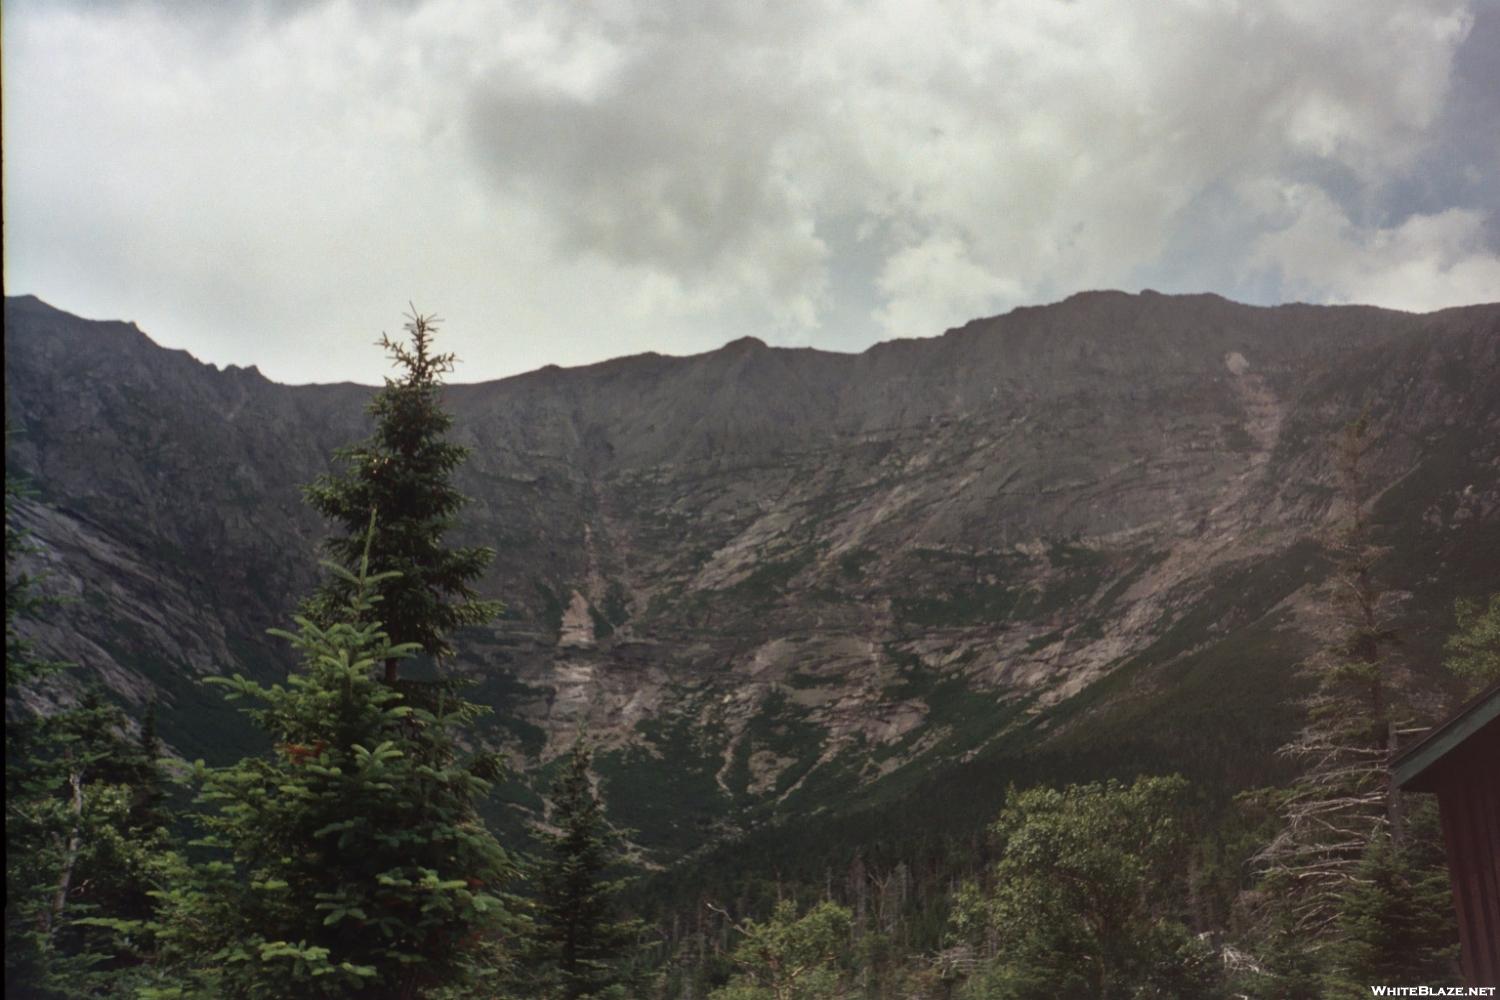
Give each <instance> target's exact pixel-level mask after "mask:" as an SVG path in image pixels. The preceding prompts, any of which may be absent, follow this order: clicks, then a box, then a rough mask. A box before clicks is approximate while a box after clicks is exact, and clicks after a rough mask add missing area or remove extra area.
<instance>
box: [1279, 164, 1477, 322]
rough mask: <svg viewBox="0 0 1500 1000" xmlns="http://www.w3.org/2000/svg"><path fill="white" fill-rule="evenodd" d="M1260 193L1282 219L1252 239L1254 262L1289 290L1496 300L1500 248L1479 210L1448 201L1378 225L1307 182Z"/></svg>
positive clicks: (1437, 301) (1436, 302) (1391, 301)
mask: <svg viewBox="0 0 1500 1000" xmlns="http://www.w3.org/2000/svg"><path fill="white" fill-rule="evenodd" d="M1261 200H1262V202H1263V204H1266V205H1267V207H1268V208H1274V209H1277V210H1278V211H1277V213H1276V214H1278V215H1280V216H1281V218H1282V220H1283V221H1284V224H1283V225H1281V226H1280V228H1277V229H1274V230H1272V231H1270V232H1267V233H1265V234H1264V235H1262V236H1261V237H1260V238H1258V239H1257V240H1256V241H1255V245H1254V247H1253V248H1252V252H1251V254H1250V265H1251V266H1252V267H1261V268H1273V269H1275V270H1276V271H1277V272H1278V273H1279V275H1280V276H1281V282H1282V287H1283V288H1284V289H1285V290H1286V291H1287V293H1288V294H1290V295H1293V296H1300V297H1306V298H1314V299H1317V300H1319V301H1325V302H1380V303H1381V304H1383V305H1386V306H1389V307H1391V308H1394V309H1406V310H1409V311H1412V312H1428V311H1431V310H1433V309H1441V308H1444V307H1446V306H1457V305H1468V304H1471V303H1474V302H1483V301H1489V300H1493V299H1494V297H1495V295H1496V294H1497V290H1500V254H1497V253H1495V252H1494V251H1492V250H1489V249H1487V248H1486V247H1485V246H1484V243H1483V225H1484V220H1483V218H1482V217H1481V216H1480V215H1479V214H1478V213H1477V212H1472V211H1465V210H1463V209H1456V208H1455V209H1448V210H1446V211H1443V212H1438V213H1435V214H1432V215H1413V216H1411V217H1410V218H1408V219H1406V220H1405V221H1404V222H1402V223H1401V224H1400V225H1396V226H1390V227H1386V228H1381V227H1376V226H1359V225H1356V224H1354V223H1352V222H1351V221H1350V220H1349V218H1348V216H1347V215H1345V214H1344V212H1343V211H1342V210H1341V209H1340V208H1339V207H1338V206H1337V205H1336V204H1334V202H1333V201H1332V199H1330V198H1329V197H1328V196H1327V195H1326V194H1324V193H1323V192H1321V191H1319V190H1317V189H1316V188H1311V187H1307V186H1305V185H1292V186H1289V187H1285V188H1282V189H1280V190H1277V191H1274V192H1263V193H1262V196H1261Z"/></svg>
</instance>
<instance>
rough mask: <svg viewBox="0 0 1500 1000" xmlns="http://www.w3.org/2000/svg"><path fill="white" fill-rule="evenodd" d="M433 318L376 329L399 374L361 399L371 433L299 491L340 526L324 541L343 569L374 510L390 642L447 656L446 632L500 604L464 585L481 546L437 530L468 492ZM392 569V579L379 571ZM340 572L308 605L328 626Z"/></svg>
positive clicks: (449, 366) (342, 592)
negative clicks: (457, 543)
mask: <svg viewBox="0 0 1500 1000" xmlns="http://www.w3.org/2000/svg"><path fill="white" fill-rule="evenodd" d="M436 331H437V320H436V319H435V318H433V317H429V316H423V315H421V314H419V313H416V312H415V311H413V313H412V314H411V316H410V317H409V322H408V323H407V324H406V333H407V340H406V342H402V341H400V340H394V339H392V338H391V337H389V336H387V335H385V334H382V335H381V338H380V341H379V343H380V346H381V347H383V348H385V350H386V352H387V353H388V354H389V355H390V358H391V363H392V365H394V366H395V367H396V368H397V369H398V372H399V375H398V377H396V378H387V379H386V381H385V388H384V389H382V390H381V391H380V392H379V393H377V394H376V395H375V398H374V399H373V400H372V401H371V402H370V407H369V410H370V413H371V415H372V416H374V418H375V433H374V434H373V435H372V436H371V437H370V438H369V439H368V440H366V441H364V442H362V443H361V444H358V445H355V446H353V447H350V448H346V449H343V450H341V451H340V452H339V457H340V458H341V459H342V460H343V463H344V466H345V468H344V471H343V472H342V473H340V474H337V475H327V476H323V477H320V478H319V479H318V480H316V481H315V482H313V483H312V484H310V485H309V486H307V487H306V489H305V492H306V495H307V500H308V502H309V503H310V504H311V505H312V506H313V508H314V509H316V510H317V511H318V512H319V513H321V514H323V515H324V516H325V517H327V518H330V519H331V520H332V521H334V523H335V524H336V525H337V527H338V529H340V530H341V533H340V534H337V535H335V536H334V537H333V538H331V539H330V540H329V541H328V543H327V544H328V549H329V552H330V553H331V555H332V556H333V558H334V560H335V561H336V562H337V563H339V564H340V565H342V566H343V567H344V568H345V569H352V568H353V567H354V566H355V565H357V564H358V562H359V560H360V558H361V556H362V554H363V552H364V547H365V528H366V526H368V524H369V523H370V517H371V515H372V514H376V513H377V512H378V516H379V519H380V531H379V533H378V534H377V535H376V536H375V539H374V542H373V544H372V545H371V546H370V552H369V560H370V563H369V564H370V572H371V573H372V574H373V575H375V576H377V577H379V578H380V579H381V581H382V582H381V584H380V599H381V604H380V614H381V618H382V620H383V621H384V622H385V628H386V631H387V632H388V633H389V634H390V637H391V641H392V643H394V644H397V645H400V644H404V643H416V644H417V646H419V647H420V648H421V649H422V651H424V652H425V653H427V654H428V655H429V656H433V657H443V656H447V655H448V654H450V653H451V652H452V646H451V645H450V644H449V641H448V637H449V635H450V634H451V633H452V632H453V630H454V629H457V628H460V627H462V626H464V625H478V624H482V623H484V622H486V621H489V620H490V619H491V618H493V617H495V615H497V614H498V613H499V612H500V610H501V606H500V604H499V603H498V602H495V601H485V600H480V599H479V598H478V595H477V594H476V592H475V591H474V588H473V584H474V582H475V581H476V580H477V579H478V578H479V577H480V575H481V574H482V573H483V572H484V569H485V567H486V566H487V565H489V562H490V560H491V559H492V558H493V557H494V552H493V551H492V550H490V549H488V548H482V547H469V548H452V547H449V546H447V545H445V544H444V542H443V535H444V534H445V533H446V532H447V531H448V529H449V528H450V527H452V525H453V521H454V517H455V515H456V514H457V513H458V511H459V510H460V509H461V508H462V507H463V506H464V505H465V504H466V503H467V502H468V498H467V497H465V496H464V495H463V494H462V493H460V492H459V491H458V490H457V488H455V487H454V485H453V482H452V476H453V472H454V470H455V469H457V468H458V466H459V465H460V464H461V463H462V462H463V461H464V459H465V457H466V456H467V455H468V449H466V448H464V447H462V446H461V445H458V444H454V443H453V442H452V441H449V440H448V439H447V437H446V435H447V433H448V431H449V429H450V428H451V427H452V425H453V417H452V416H451V415H449V414H448V413H447V411H445V410H444V409H443V406H442V398H441V397H442V385H443V376H444V375H446V374H448V373H449V372H451V371H453V364H454V356H453V355H452V354H440V353H437V352H436V351H435V350H434V349H433V343H432V340H433V335H434V334H435V333H436ZM387 574H391V575H387ZM349 596H350V591H349V584H348V582H347V580H346V578H345V576H339V575H334V576H331V577H329V578H328V579H327V581H326V582H325V583H324V584H323V586H322V587H321V588H320V589H319V591H318V592H317V594H315V595H314V597H313V598H312V600H311V601H310V602H309V605H308V609H307V610H308V611H309V612H310V614H311V616H312V618H313V619H314V620H320V621H323V622H324V623H327V622H329V621H331V620H332V618H333V615H334V614H336V613H337V612H338V611H339V610H341V609H343V608H345V607H346V606H347V605H348V601H349ZM398 662H399V661H398V660H397V659H395V658H393V659H391V660H388V661H387V662H386V667H385V669H386V675H385V678H386V680H387V682H391V683H394V682H395V681H396V680H397V664H398Z"/></svg>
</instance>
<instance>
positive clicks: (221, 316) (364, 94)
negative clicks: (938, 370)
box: [3, 0, 1500, 382]
mask: <svg viewBox="0 0 1500 1000" xmlns="http://www.w3.org/2000/svg"><path fill="white" fill-rule="evenodd" d="M3 28H4V31H3V45H4V52H3V56H4V63H3V66H4V81H3V84H4V90H3V94H4V171H5V177H4V181H5V206H4V207H5V288H6V292H7V294H19V293H27V292H29V293H34V294H37V295H40V296H41V297H42V298H44V299H47V300H48V301H50V302H52V303H53V304H54V305H57V306H59V307H61V308H64V309H67V310H69V311H71V312H76V313H80V314H82V315H86V316H92V317H98V318H124V319H133V320H135V321H136V322H138V323H139V324H140V325H141V327H142V328H144V329H145V330H147V331H148V332H149V333H151V334H152V335H153V336H154V337H155V338H156V339H157V340H158V341H160V342H162V343H165V344H168V345H170V346H174V347H186V348H188V349H189V350H191V351H192V352H193V353H194V354H195V355H197V356H198V357H200V358H202V359H204V360H206V361H211V362H215V363H217V364H221V365H222V364H230V363H235V364H255V365H258V366H259V367H260V368H261V370H262V371H264V372H266V374H268V375H269V376H271V377H273V378H276V379H279V380H282V381H293V382H306V381H334V380H340V379H356V380H359V381H368V382H373V381H376V380H378V379H379V377H380V376H381V375H382V374H383V372H384V371H385V366H384V364H383V361H382V358H381V356H380V352H379V351H378V350H377V349H376V348H374V347H373V346H372V342H373V341H374V340H375V338H376V337H377V335H378V334H379V333H380V332H381V331H382V330H387V329H388V330H394V329H395V328H396V327H398V326H399V325H400V324H401V314H402V313H403V312H404V311H405V310H406V309H407V304H408V302H412V303H415V305H416V307H417V308H418V309H421V310H423V311H426V312H436V313H437V314H439V315H440V316H442V317H443V318H444V319H445V320H446V321H447V322H446V325H445V327H444V330H445V333H444V336H445V339H446V341H447V343H448V345H449V346H450V347H452V348H453V349H455V350H456V351H457V352H458V353H459V355H460V357H461V359H462V365H461V367H460V370H459V375H458V377H459V378H460V379H461V380H463V381H475V380H479V379H484V378H492V377H497V376H500V375H505V374H510V373H514V372H519V371H524V370H527V369H531V368H535V367H538V366H540V365H543V364H548V363H557V364H563V365H569V364H580V363H585V362H590V361H596V360H600V359H603V358H607V357H613V356H617V355H620V354H627V353H636V352H640V351H647V350H655V351H661V352H663V353H672V354H684V353H692V352H695V351H701V350H708V349H711V348H713V347H716V346H717V345H719V344H721V343H723V342H724V341H726V340H730V339H733V338H736V337H740V336H744V335H746V334H750V335H755V336H758V337H760V338H762V339H764V340H766V341H768V342H770V343H775V344H789V345H804V344H811V345H814V346H818V347H825V348H829V349H835V350H859V349H862V348H864V347H865V346H867V345H869V344H870V343H872V342H874V341H876V340H882V339H887V338H890V337H901V336H931V335H934V334H937V333H940V332H941V331H942V330H943V329H944V328H946V327H948V326H952V325H957V324H959V323H962V322H963V321H965V320H968V319H971V318H974V317H977V316H982V315H990V314H994V313H997V312H1002V311H1004V310H1007V309H1009V308H1012V307H1014V306H1017V305H1024V304H1034V303H1041V302H1047V301H1052V300H1055V299H1058V298H1062V297H1064V296H1066V295H1068V294H1071V293H1072V292H1075V291H1079V290H1083V289H1091V288H1123V289H1126V290H1130V291H1134V290H1138V289H1141V288H1146V287H1149V288H1155V289H1158V290H1160V291H1166V292H1187V291H1215V292H1219V293H1221V294H1224V295H1227V296H1229V297H1231V298H1236V299H1240V300H1243V301H1249V302H1258V303H1273V302H1282V301H1291V300H1304V301H1315V302H1370V303H1376V304H1379V305H1386V306H1392V307H1396V308H1401V309H1411V310H1428V309H1433V308H1438V307H1442V306H1447V305H1455V304H1463V303H1471V302H1477V301H1490V300H1494V299H1497V298H1500V0H993V2H979V0H974V2H969V0H951V2H949V0H930V2H923V3H918V2H912V0H797V2H795V3H770V4H767V3H751V2H736V0H728V2H720V0H654V2H650V0H602V2H593V0H566V2H545V0H504V2H496V0H407V2H389V3H383V4H382V3H374V2H368V0H366V2H353V0H327V2H311V0H310V2H295V0H280V2H261V3H243V4H208V3H199V2H194V0H154V2H153V0H133V2H132V0H121V2H103V0H87V2H86V0H72V2H69V0H51V2H41V0H6V2H5V5H4V24H3Z"/></svg>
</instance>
